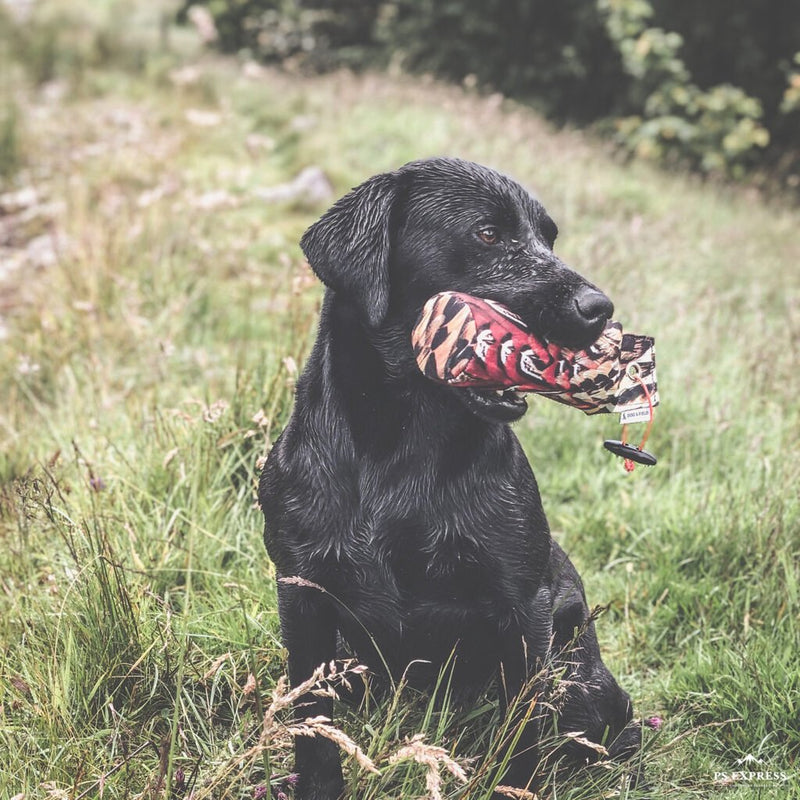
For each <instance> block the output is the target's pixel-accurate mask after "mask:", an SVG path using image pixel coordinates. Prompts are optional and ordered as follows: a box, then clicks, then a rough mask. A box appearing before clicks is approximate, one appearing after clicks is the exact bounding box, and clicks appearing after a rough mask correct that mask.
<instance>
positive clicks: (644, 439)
mask: <svg viewBox="0 0 800 800" xmlns="http://www.w3.org/2000/svg"><path fill="white" fill-rule="evenodd" d="M632 377H633V379H634V380H635V381H636V382H637V383H638V384H639V386H641V387H642V391H643V392H644V396H645V397H646V398H647V408H648V411H649V412H650V419H648V420H647V428H645V431H644V435H643V436H642V441H641V442H639V446H638V448H637V449H638V450H641V449H643V448H644V446H645V444H646V443H647V437H648V436H650V431H651V430H652V428H653V416H654V414H653V398H652V397H650V392H649V391H648V389H647V384H646V383H645V382H644V381H643V380H642V378H641V375H639V374H636V375H633V376H632ZM621 441H622V444H627V443H628V426H627V424H626V425H623V426H622V440H621ZM624 466H625V471H626V472H633V470H634V469H635V467H636V464H634V462H633V461H631V460H630V459H629V458H626V459H625V462H624Z"/></svg>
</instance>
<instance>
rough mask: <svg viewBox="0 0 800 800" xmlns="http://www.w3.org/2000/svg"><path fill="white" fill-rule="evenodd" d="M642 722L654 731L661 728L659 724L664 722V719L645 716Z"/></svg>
mask: <svg viewBox="0 0 800 800" xmlns="http://www.w3.org/2000/svg"><path fill="white" fill-rule="evenodd" d="M644 724H645V725H647V727H648V728H652V729H653V730H654V731H658V730H661V726H662V725H663V724H664V720H663V719H662V718H661V717H656V716H653V717H647V718H646V719H645V720H644Z"/></svg>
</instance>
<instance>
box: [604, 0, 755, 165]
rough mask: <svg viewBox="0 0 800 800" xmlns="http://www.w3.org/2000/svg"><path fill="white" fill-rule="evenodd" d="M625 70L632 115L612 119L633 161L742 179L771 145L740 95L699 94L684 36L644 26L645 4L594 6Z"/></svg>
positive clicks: (609, 1) (732, 90)
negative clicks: (630, 87) (682, 166)
mask: <svg viewBox="0 0 800 800" xmlns="http://www.w3.org/2000/svg"><path fill="white" fill-rule="evenodd" d="M598 5H599V7H600V9H601V10H602V12H603V13H604V14H605V15H606V20H607V26H608V31H609V34H610V35H611V37H612V38H613V39H614V41H615V42H616V43H617V46H618V48H619V51H620V53H621V55H622V59H623V63H624V65H625V69H626V71H627V72H628V73H629V74H630V75H631V76H632V77H633V78H634V79H635V83H634V87H633V90H632V97H631V100H632V103H633V106H634V107H635V108H637V109H639V113H638V114H637V115H635V116H628V117H624V118H621V119H618V120H616V121H615V126H616V131H617V139H618V141H619V142H620V143H621V144H622V145H623V146H625V147H626V148H629V149H630V150H631V151H633V152H635V153H636V154H637V155H638V156H642V157H644V158H649V159H652V160H655V161H668V162H670V161H671V162H677V163H685V164H688V165H689V166H690V167H692V168H693V169H699V170H700V171H702V172H716V173H729V174H734V175H741V174H742V171H743V168H744V167H745V166H747V165H749V164H752V163H754V162H755V161H756V159H757V153H758V151H759V150H761V149H763V148H764V147H766V146H767V144H768V143H769V132H768V131H767V130H766V128H764V127H763V125H761V124H760V120H761V118H762V115H763V112H762V108H761V103H760V102H759V101H758V100H756V99H754V98H752V97H748V96H747V95H746V94H745V93H744V92H743V91H742V90H741V89H739V88H737V87H735V86H730V85H720V86H714V87H712V88H710V89H707V90H705V91H704V90H702V89H700V88H699V87H698V86H697V85H695V84H694V83H693V82H692V80H691V75H690V73H689V70H688V69H687V68H686V65H685V64H684V62H683V60H682V59H681V57H680V55H679V52H680V50H681V49H682V46H683V39H682V37H681V36H680V35H679V34H677V33H674V32H667V31H664V30H662V29H661V28H653V27H648V24H649V23H650V21H651V18H652V16H653V9H652V7H651V6H650V4H649V2H648V0H598Z"/></svg>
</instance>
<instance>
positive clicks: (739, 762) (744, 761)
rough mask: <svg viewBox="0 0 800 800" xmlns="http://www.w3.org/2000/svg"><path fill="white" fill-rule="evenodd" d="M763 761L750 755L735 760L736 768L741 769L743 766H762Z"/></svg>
mask: <svg viewBox="0 0 800 800" xmlns="http://www.w3.org/2000/svg"><path fill="white" fill-rule="evenodd" d="M763 763H764V759H763V758H758V757H757V756H754V755H753V754H752V753H748V754H747V755H746V756H745V757H744V758H737V759H736V766H737V767H741V766H742V765H743V764H763Z"/></svg>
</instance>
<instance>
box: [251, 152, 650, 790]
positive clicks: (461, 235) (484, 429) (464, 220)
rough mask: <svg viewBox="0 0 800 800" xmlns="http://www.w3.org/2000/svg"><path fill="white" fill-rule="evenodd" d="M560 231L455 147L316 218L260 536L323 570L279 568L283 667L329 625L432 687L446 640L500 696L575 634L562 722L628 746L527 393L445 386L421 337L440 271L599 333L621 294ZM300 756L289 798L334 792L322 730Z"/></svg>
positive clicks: (329, 746) (453, 286) (303, 655)
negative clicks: (298, 363)
mask: <svg viewBox="0 0 800 800" xmlns="http://www.w3.org/2000/svg"><path fill="white" fill-rule="evenodd" d="M556 234H557V228H556V225H555V223H554V222H553V221H552V220H551V219H550V217H549V216H548V215H547V212H546V211H545V209H544V208H543V207H542V205H541V204H540V203H539V202H537V201H536V200H535V199H534V198H532V197H531V196H530V195H529V194H528V192H526V191H525V190H524V189H523V188H522V187H521V186H519V185H518V184H517V183H515V182H513V181H512V180H510V179H508V178H506V177H503V176H501V175H499V174H498V173H496V172H494V171H493V170H490V169H487V168H485V167H481V166H479V165H477V164H471V163H468V162H464V161H458V160H453V159H432V160H428V161H420V162H414V163H411V164H407V165H406V166H404V167H402V168H401V169H399V170H397V171H396V172H392V173H387V174H382V175H377V176H376V177H374V178H372V179H370V180H368V181H367V182H366V183H364V184H362V185H361V186H359V187H358V188H356V189H354V190H353V191H352V192H350V193H349V194H348V195H346V196H345V197H343V198H342V199H341V200H339V201H338V202H337V203H336V204H335V205H334V206H333V207H332V208H331V209H330V210H329V211H328V212H327V213H326V214H325V215H324V216H323V217H322V218H321V219H320V220H319V221H318V222H317V223H315V224H314V225H312V226H311V228H309V230H308V231H307V232H306V233H305V235H304V236H303V239H302V242H301V246H302V248H303V251H304V252H305V254H306V256H307V257H308V261H309V263H310V264H311V266H312V268H313V269H314V271H315V272H316V273H317V275H318V276H319V277H320V278H321V280H322V281H323V283H324V284H325V285H326V286H327V287H328V290H327V292H326V294H325V301H324V304H323V308H322V314H321V319H320V323H319V333H318V337H317V341H316V344H315V345H314V348H313V350H312V352H311V355H310V357H309V360H308V363H307V365H306V368H305V371H304V372H303V375H302V377H301V378H300V380H299V381H298V383H297V394H296V399H295V407H294V412H293V414H292V418H291V420H290V421H289V424H288V425H287V427H286V430H285V431H284V432H283V434H282V436H281V437H280V439H279V440H278V441H277V442H276V444H275V447H274V448H273V450H272V452H271V454H270V456H269V459H268V461H267V464H266V466H265V469H264V472H263V474H262V477H261V486H260V500H261V505H262V508H263V510H264V514H265V518H266V531H265V542H266V545H267V549H268V551H269V554H270V556H271V557H272V560H273V561H274V563H275V566H276V570H277V574H278V577H279V578H280V577H291V576H299V577H301V578H304V579H306V580H308V581H312V582H314V583H317V584H320V585H322V586H323V587H325V589H326V592H324V593H323V592H320V591H318V590H316V589H313V588H309V587H304V586H301V585H297V584H290V583H285V582H279V585H278V600H279V612H280V620H281V628H282V633H283V638H284V643H285V645H286V647H287V648H288V651H289V677H290V681H291V683H292V684H293V685H297V684H298V683H300V682H301V681H303V680H304V679H306V678H308V677H309V675H310V674H311V672H312V670H313V669H314V668H315V667H317V666H319V665H320V664H321V663H323V662H328V661H331V660H332V659H334V658H335V657H336V655H337V639H338V638H339V637H341V638H342V639H344V641H345V642H347V644H348V645H349V647H350V648H351V649H352V651H353V652H354V653H356V654H357V656H358V658H359V660H360V661H361V662H362V663H364V664H367V665H368V666H369V667H370V669H371V670H372V671H374V672H375V673H381V672H382V671H383V672H385V670H387V669H388V670H389V671H390V672H391V674H392V676H393V677H394V678H395V679H397V678H400V677H401V676H402V675H404V674H405V675H406V677H407V678H409V679H410V680H411V682H412V683H413V684H417V685H421V686H424V685H425V684H426V683H430V682H432V681H433V680H435V678H436V676H437V675H438V673H439V670H440V668H441V667H442V665H443V664H445V663H448V659H450V663H451V665H452V666H451V669H452V678H451V682H452V685H453V686H454V687H455V688H456V689H457V690H459V691H460V692H461V694H462V696H468V695H469V694H470V693H472V694H477V693H479V692H480V691H481V690H482V689H484V688H485V686H486V684H487V682H488V680H489V679H490V678H491V677H492V676H493V675H497V676H499V677H500V682H501V692H500V695H501V699H505V700H506V701H508V699H510V698H512V697H515V696H518V695H519V693H520V692H522V691H523V690H524V689H526V688H527V691H533V690H532V689H531V678H532V676H534V675H535V674H536V673H537V672H538V671H539V670H540V669H541V667H542V666H543V665H544V664H546V663H552V661H553V658H552V656H556V661H557V662H558V658H557V656H558V654H559V653H561V651H562V650H565V649H569V645H570V642H571V641H572V639H573V637H574V636H575V635H576V633H577V634H578V640H577V642H578V646H577V647H575V648H574V649H573V650H572V651H571V652H570V653H569V655H568V656H565V657H564V658H565V659H566V660H565V661H563V663H565V664H567V666H566V672H567V674H566V676H565V677H566V678H567V679H568V681H567V683H566V685H567V686H568V689H567V691H566V696H565V697H564V698H563V701H564V702H563V707H562V708H561V710H560V717H559V721H558V727H559V729H560V730H561V731H581V732H584V736H586V737H588V738H590V739H593V740H594V741H596V742H601V741H602V742H604V743H605V744H606V746H608V747H609V749H610V752H611V753H612V755H618V756H621V757H622V756H627V755H630V754H631V753H632V752H634V751H635V750H636V749H637V747H638V743H639V737H640V732H639V728H638V726H637V725H636V724H635V723H634V724H632V725H630V726H628V723H629V722H630V720H631V707H630V701H629V698H628V696H627V695H626V694H625V692H623V691H622V690H621V689H620V688H619V686H618V685H617V683H616V681H615V680H614V678H613V677H612V676H611V674H610V673H609V672H608V670H607V669H606V668H605V666H604V665H603V663H602V661H601V659H600V653H599V649H598V646H597V639H596V636H595V633H594V627H593V622H592V620H591V619H590V618H589V612H588V608H587V605H586V600H585V598H584V594H583V588H582V586H581V582H580V578H579V577H578V574H577V572H576V571H575V569H574V567H573V566H572V564H571V563H570V562H569V560H568V559H567V557H566V555H565V554H564V553H563V551H562V550H561V549H560V548H559V547H558V546H557V545H556V544H555V543H554V542H552V541H551V539H550V532H549V530H548V526H547V520H546V519H545V515H544V512H543V510H542V504H541V501H540V498H539V492H538V489H537V485H536V480H535V479H534V476H533V473H532V472H531V468H530V466H529V464H528V461H527V459H526V457H525V455H524V453H523V451H522V448H521V447H520V444H519V442H518V441H517V438H516V437H515V436H514V434H513V433H512V432H511V429H510V428H509V426H508V424H506V423H509V422H513V421H514V420H517V419H519V418H520V417H521V416H522V415H523V414H524V413H525V410H526V403H525V400H524V399H523V398H522V397H520V396H519V395H517V394H516V393H513V392H505V393H502V394H501V393H497V392H494V391H479V390H470V389H450V388H448V387H443V386H439V385H436V384H434V383H432V382H431V381H429V380H428V379H426V378H425V377H424V376H423V375H422V374H421V373H420V371H419V370H418V368H417V366H416V363H415V361H414V357H413V353H412V348H411V340H410V335H411V330H412V327H413V324H414V321H415V319H416V317H417V315H418V314H419V312H420V310H421V308H422V306H423V304H424V303H425V301H426V300H427V299H428V298H429V297H431V295H433V294H436V293H437V292H440V291H443V290H455V291H459V292H466V293H469V294H472V295H476V296H478V297H484V298H488V299H491V300H495V301H497V302H499V303H502V304H503V305H505V306H507V307H508V308H510V309H511V310H512V311H514V312H515V313H516V314H518V315H519V316H520V317H521V318H522V319H523V320H524V321H525V323H526V324H527V325H528V327H529V328H530V329H531V330H532V331H533V332H534V333H535V334H536V335H538V336H540V337H543V338H547V339H549V340H552V341H555V342H557V343H560V344H562V345H566V346H569V347H572V348H575V349H577V348H581V347H585V346H587V345H588V344H589V343H591V342H593V341H594V340H595V339H596V338H597V336H598V335H599V333H600V332H601V330H602V329H603V327H604V325H605V322H606V320H607V319H608V318H609V316H610V315H611V314H612V312H613V306H612V304H611V302H610V301H609V300H608V298H607V297H606V296H605V295H604V294H602V293H601V292H600V291H599V290H598V289H597V288H596V287H595V286H593V285H592V284H590V283H588V282H587V281H586V280H584V279H583V278H582V277H581V276H580V275H578V274H577V273H575V272H573V271H572V270H570V269H569V268H568V267H566V266H565V265H564V264H563V263H562V262H561V261H560V260H559V259H558V257H557V256H555V255H554V253H553V242H554V241H555V238H556ZM334 598H335V599H334ZM452 654H454V658H452V659H451V655H452ZM548 659H550V660H549V661H548ZM411 662H415V663H414V666H413V667H411V668H410V669H409V670H408V671H407V667H408V665H409V664H411ZM298 714H299V716H301V717H307V716H314V715H317V714H322V715H325V716H331V714H332V704H331V701H330V700H329V699H326V698H320V697H316V696H311V695H309V696H308V697H305V698H304V699H303V705H302V707H301V708H300V709H299V710H298ZM626 726H628V727H627V728H626ZM620 734H621V735H620ZM539 735H540V725H539V724H538V723H536V722H530V723H529V724H528V725H527V727H526V729H525V731H524V734H523V736H522V737H521V739H520V741H519V744H518V746H517V750H516V751H515V752H516V753H517V755H515V756H514V757H513V758H512V759H511V765H510V767H509V770H508V773H507V774H506V775H505V776H504V779H503V781H504V783H510V784H512V785H516V786H525V785H527V784H528V782H529V781H530V778H531V774H532V773H533V772H534V770H535V768H536V763H537V760H536V759H537V755H536V752H535V750H536V748H535V743H536V741H537V739H538V737H539ZM589 752H590V751H585V752H584V753H583V754H581V757H582V758H586V757H587V753H589ZM296 769H297V771H298V773H299V782H298V785H297V792H296V797H298V798H302V800H312V799H313V800H335V798H338V797H339V796H340V794H341V792H342V789H343V782H342V772H341V766H340V760H339V753H338V751H337V748H336V745H335V744H333V743H332V742H330V741H327V740H325V739H319V738H299V739H298V740H297V743H296Z"/></svg>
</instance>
